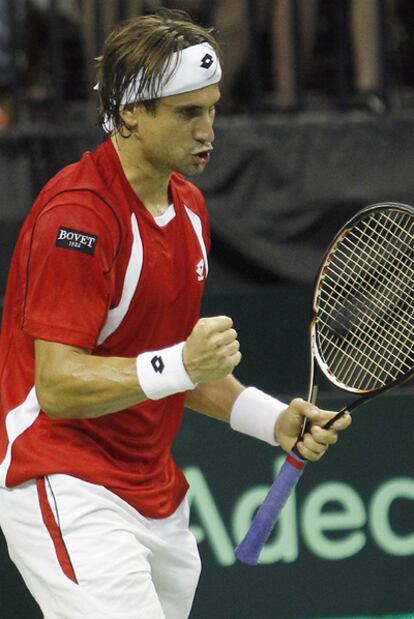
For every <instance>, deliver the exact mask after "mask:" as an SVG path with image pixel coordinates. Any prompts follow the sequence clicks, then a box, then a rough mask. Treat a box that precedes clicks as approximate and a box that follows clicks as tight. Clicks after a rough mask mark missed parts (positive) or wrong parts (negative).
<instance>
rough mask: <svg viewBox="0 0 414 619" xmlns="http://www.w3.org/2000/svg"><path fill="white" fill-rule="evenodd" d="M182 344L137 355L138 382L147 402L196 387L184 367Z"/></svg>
mask: <svg viewBox="0 0 414 619" xmlns="http://www.w3.org/2000/svg"><path fill="white" fill-rule="evenodd" d="M184 344H185V342H180V343H179V344H174V346H170V347H169V348H163V349H162V350H153V351H150V352H143V353H141V354H140V355H138V357H137V362H136V367H137V375H138V380H139V384H140V385H141V389H142V391H143V392H144V393H145V395H146V396H147V398H148V399H149V400H160V399H161V398H166V397H167V396H169V395H172V394H173V393H179V392H181V391H189V390H190V389H194V388H195V387H196V386H197V384H196V383H193V381H192V380H191V378H190V377H189V375H188V374H187V371H186V369H185V367H184V363H183V348H184Z"/></svg>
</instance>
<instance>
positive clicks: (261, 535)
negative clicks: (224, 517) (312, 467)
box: [235, 449, 306, 565]
mask: <svg viewBox="0 0 414 619" xmlns="http://www.w3.org/2000/svg"><path fill="white" fill-rule="evenodd" d="M305 464H306V460H304V459H303V458H301V457H300V456H299V454H298V453H297V451H295V450H294V449H293V450H292V451H291V452H290V453H289V454H288V455H287V457H286V460H285V462H284V463H283V465H282V468H281V469H280V471H279V474H278V475H277V477H276V478H275V479H274V481H273V484H272V485H271V487H270V490H269V492H268V493H267V495H266V498H265V500H264V501H263V503H262V505H261V506H260V508H259V509H258V511H257V513H256V515H255V517H254V518H253V520H252V523H251V525H250V528H249V530H248V531H247V533H246V535H245V536H244V538H243V539H242V540H241V542H240V544H239V545H238V546H237V548H236V550H235V555H236V557H237V559H238V560H239V561H241V562H242V563H246V564H247V565H257V563H258V561H259V555H260V552H261V550H262V548H263V546H264V545H265V543H266V541H267V539H268V537H269V535H270V533H271V532H272V529H273V527H274V526H275V524H276V522H277V520H278V518H279V514H280V512H281V511H282V509H283V507H284V505H285V503H286V501H287V500H288V498H289V497H290V495H291V494H292V492H293V490H294V488H295V486H296V484H297V483H298V481H299V479H300V477H301V475H302V473H303V469H304V467H305Z"/></svg>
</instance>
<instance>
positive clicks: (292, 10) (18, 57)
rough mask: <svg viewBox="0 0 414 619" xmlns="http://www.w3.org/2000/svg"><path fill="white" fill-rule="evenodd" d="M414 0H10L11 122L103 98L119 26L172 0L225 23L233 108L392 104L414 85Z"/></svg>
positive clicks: (6, 43) (0, 50) (2, 32)
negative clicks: (97, 62)
mask: <svg viewBox="0 0 414 619" xmlns="http://www.w3.org/2000/svg"><path fill="white" fill-rule="evenodd" d="M413 5H414V3H413V2H412V0H209V1H208V2H207V1H204V0H166V1H161V0H0V129H6V128H8V127H10V126H11V125H12V124H13V123H14V122H18V121H19V118H22V115H23V117H25V118H27V117H29V118H31V119H36V118H38V117H42V114H43V115H47V116H48V117H50V111H51V109H52V110H55V111H56V114H57V116H59V114H60V113H61V112H62V109H63V108H64V106H65V105H69V104H70V103H71V102H85V103H91V104H92V105H93V97H94V96H95V95H94V93H93V90H92V86H93V84H94V62H93V58H94V57H96V56H97V55H99V52H100V50H101V49H102V45H103V42H104V40H105V37H106V35H107V34H108V33H109V31H110V30H111V29H112V28H113V26H114V25H115V24H116V23H117V22H119V21H121V20H123V19H127V18H129V17H132V16H134V15H138V14H142V13H150V12H152V11H154V10H155V9H157V8H160V7H161V6H165V7H168V8H179V9H183V10H185V11H187V12H188V13H190V15H191V16H192V17H193V18H194V19H196V20H197V21H199V22H200V23H202V24H204V25H206V24H208V25H211V26H213V27H214V28H215V29H216V31H217V32H218V38H219V40H220V41H221V43H222V45H223V50H224V58H225V67H224V69H225V79H224V81H223V85H222V110H223V111H224V112H225V113H235V114H237V113H245V112H249V111H254V112H266V113H268V112H270V113H272V112H274V113H293V112H296V111H298V110H303V109H306V108H307V107H309V106H312V105H313V104H314V105H324V104H328V105H333V106H337V107H341V108H358V109H365V110H367V111H369V112H372V113H375V114H382V113H385V112H386V111H387V109H389V108H390V107H393V106H398V105H401V93H402V92H410V91H411V90H412V89H413V87H414V74H412V68H411V64H412V63H411V57H412V52H413V49H412V47H413V43H414V42H413V40H412V39H413V38H414V36H413V35H414V31H413V29H412V26H413V25H414V6H413Z"/></svg>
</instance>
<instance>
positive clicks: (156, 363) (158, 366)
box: [151, 355, 165, 374]
mask: <svg viewBox="0 0 414 619" xmlns="http://www.w3.org/2000/svg"><path fill="white" fill-rule="evenodd" d="M151 365H152V367H153V368H154V372H158V373H159V374H162V372H163V370H164V368H165V365H164V361H163V360H162V357H160V356H159V355H155V356H154V357H153V358H152V359H151Z"/></svg>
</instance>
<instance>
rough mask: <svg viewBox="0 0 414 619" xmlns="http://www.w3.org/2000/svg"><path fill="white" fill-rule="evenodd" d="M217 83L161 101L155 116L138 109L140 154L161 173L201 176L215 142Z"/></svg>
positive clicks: (141, 108) (218, 95) (218, 91)
mask: <svg viewBox="0 0 414 619" xmlns="http://www.w3.org/2000/svg"><path fill="white" fill-rule="evenodd" d="M219 99H220V89H219V86H218V84H213V85H211V86H206V87H205V88H200V89H199V90H195V91H193V92H187V93H183V94H180V95H174V96H171V97H164V98H162V99H160V101H159V104H158V106H157V109H156V112H155V114H149V113H148V112H146V111H145V109H144V108H143V107H140V108H137V109H138V112H137V114H138V132H137V136H138V139H139V142H140V144H141V154H142V155H143V156H144V158H145V160H146V161H147V162H148V163H150V164H151V166H152V167H153V168H155V169H156V170H157V171H158V172H159V173H161V174H170V173H171V172H172V171H176V172H180V173H181V174H184V175H186V176H192V175H195V174H201V173H202V172H203V171H204V168H205V167H206V165H207V163H208V160H209V157H210V151H211V150H212V143H213V141H214V131H213V123H214V117H215V105H216V103H217V102H218V100H219Z"/></svg>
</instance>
